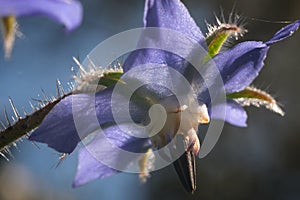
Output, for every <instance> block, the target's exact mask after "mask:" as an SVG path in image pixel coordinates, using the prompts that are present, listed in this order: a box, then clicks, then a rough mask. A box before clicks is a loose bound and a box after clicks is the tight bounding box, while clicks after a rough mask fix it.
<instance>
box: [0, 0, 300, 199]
mask: <svg viewBox="0 0 300 200" xmlns="http://www.w3.org/2000/svg"><path fill="white" fill-rule="evenodd" d="M184 3H185V4H186V6H187V7H188V9H189V10H190V12H191V14H192V16H193V17H194V19H195V21H196V22H197V23H198V25H199V26H200V27H201V29H202V30H203V32H204V33H205V32H206V27H205V22H204V20H207V21H208V22H209V23H214V22H215V20H214V13H216V15H217V16H218V15H219V14H220V7H222V8H223V10H224V12H225V14H228V13H230V11H231V10H232V8H233V6H234V4H235V3H236V10H237V11H238V13H240V14H243V15H244V16H245V17H247V18H248V19H246V22H247V24H246V28H247V29H248V30H249V32H248V33H247V34H246V36H245V37H244V38H243V39H242V40H263V41H266V40H268V38H270V37H271V36H272V35H273V33H275V31H277V30H278V29H280V28H281V27H283V26H284V25H285V24H278V23H274V22H268V23H267V22H261V21H259V20H253V19H252V20H251V19H250V18H257V19H265V20H269V21H279V20H280V21H282V20H292V21H294V20H296V19H300V1H298V0H284V1H282V0H278V1H274V0H264V1H261V0H252V1H248V0H239V1H238V0H226V1H225V0H224V1H222V0H209V1H208V0H189V1H184ZM82 4H83V7H84V20H83V23H82V25H81V26H80V27H79V28H78V29H76V30H75V31H74V32H72V33H70V34H67V35H66V34H65V33H64V31H63V28H62V27H61V26H60V25H58V24H56V23H54V22H53V21H50V20H48V19H46V18H44V17H27V18H20V19H19V24H20V30H21V32H22V33H23V35H24V36H23V37H22V38H17V39H16V43H15V46H14V49H13V53H12V56H11V58H10V59H9V60H4V53H3V51H2V49H1V50H0V91H1V92H0V108H1V107H4V106H6V107H7V108H9V103H8V97H9V96H10V97H12V98H13V100H14V102H15V105H16V106H17V107H18V108H20V109H21V108H22V107H24V108H26V110H30V107H29V104H28V101H29V100H31V99H32V98H42V94H41V93H42V92H41V88H42V89H44V90H45V91H46V93H47V94H48V95H51V94H52V95H54V94H55V88H56V86H55V81H56V79H60V80H61V82H62V83H63V84H64V86H65V87H67V83H68V82H70V81H71V80H72V72H71V67H72V66H75V63H74V62H73V61H72V56H75V57H79V58H80V59H81V60H83V59H84V58H85V56H86V55H87V54H88V53H89V52H90V51H91V50H92V49H93V48H94V47H95V46H96V45H97V44H98V43H99V42H101V41H103V40H105V39H107V38H108V37H110V36H112V35H114V34H117V33H119V32H122V31H125V30H128V29H131V28H136V27H141V26H142V15H143V7H144V2H143V1H140V0H126V1H124V0H111V1H104V0H86V1H82ZM299 63H300V32H298V33H296V34H295V35H294V36H293V37H291V38H289V39H288V40H285V41H283V42H280V43H277V44H275V45H273V46H272V48H271V49H270V51H269V54H268V57H267V59H266V61H265V67H264V69H263V70H262V72H261V73H260V76H259V77H258V78H257V79H256V80H255V83H254V84H255V85H256V86H257V87H258V88H261V89H266V90H267V91H268V92H270V93H271V94H273V95H274V96H275V97H276V98H277V100H278V101H279V102H280V103H282V104H283V105H284V110H285V111H286V116H285V117H280V116H279V115H276V114H274V113H271V112H269V111H267V110H265V109H257V108H247V111H248V114H249V119H248V127H247V128H237V127H233V126H231V125H228V124H226V125H225V128H224V130H223V133H222V135H221V138H220V139H219V141H218V143H217V145H216V146H215V148H214V149H213V151H212V152H211V153H210V154H209V155H208V156H207V157H205V158H204V159H201V160H198V168H197V169H198V179H197V182H198V184H197V190H196V192H195V193H194V195H191V194H188V193H186V192H185V191H184V189H183V188H182V187H181V185H180V182H179V180H178V178H177V176H176V174H175V170H174V169H173V167H172V166H169V167H167V168H164V169H162V170H160V171H156V172H154V173H152V174H151V175H152V177H151V179H149V181H148V182H147V183H146V184H140V182H139V179H138V176H137V175H136V174H125V173H121V174H118V175H116V176H113V177H110V178H106V179H102V180H96V181H94V182H92V183H89V184H87V185H85V186H82V187H80V188H76V189H72V188H71V184H72V180H73V177H74V175H75V171H76V164H77V152H74V153H73V154H72V155H70V156H68V157H67V159H65V160H64V161H63V163H62V164H61V165H59V166H58V167H56V165H57V163H58V156H59V155H58V154H57V153H56V152H55V151H54V150H52V149H50V148H48V147H47V146H46V145H43V144H38V146H39V148H37V147H36V146H35V145H33V144H32V143H30V142H28V141H26V140H24V141H23V142H21V143H19V144H18V147H17V148H12V151H13V156H14V157H13V158H10V161H9V162H7V161H6V160H5V159H3V158H1V162H0V183H1V184H0V199H1V200H2V199H3V200H21V199H22V200H27V199H28V200H29V199H30V200H33V199H40V200H41V199H45V200H48V199H49V200H50V199H67V200H80V199H132V200H134V199H154V198H159V199H172V200H175V199H290V200H293V199H300V131H299V130H300V123H299V113H300V101H299V98H300V93H299V86H300V78H299V74H300V64H299ZM10 112H11V111H10ZM1 118H3V114H2V113H1V114H0V119H1Z"/></svg>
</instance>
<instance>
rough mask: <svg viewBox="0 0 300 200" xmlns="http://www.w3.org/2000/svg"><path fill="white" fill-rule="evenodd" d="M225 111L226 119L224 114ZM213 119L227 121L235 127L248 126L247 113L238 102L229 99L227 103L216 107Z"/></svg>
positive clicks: (213, 111) (212, 114)
mask: <svg viewBox="0 0 300 200" xmlns="http://www.w3.org/2000/svg"><path fill="white" fill-rule="evenodd" d="M224 110H225V112H226V113H225V119H224V118H223V117H224V115H223V116H222V114H221V113H222V112H223V111H224ZM211 118H212V119H219V120H223V121H226V122H228V123H230V124H232V125H234V126H240V127H246V126H247V123H246V121H247V113H246V111H245V110H244V108H243V107H241V106H240V105H239V104H238V103H237V102H235V101H233V100H230V99H227V103H224V104H218V105H215V106H214V107H213V108H212V112H211Z"/></svg>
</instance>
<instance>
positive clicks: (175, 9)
mask: <svg viewBox="0 0 300 200" xmlns="http://www.w3.org/2000/svg"><path fill="white" fill-rule="evenodd" d="M144 26H145V27H157V28H161V32H159V33H153V34H149V32H147V30H146V31H145V32H144V33H143V34H142V36H141V37H140V41H139V44H138V47H137V49H141V48H143V49H141V50H136V51H134V52H132V53H131V54H130V55H129V56H128V58H127V59H126V61H125V63H124V66H123V68H124V72H127V71H128V70H129V69H131V68H132V67H135V66H138V65H142V64H146V63H159V64H166V65H168V66H171V67H173V68H174V69H178V68H182V67H183V66H186V62H185V60H184V59H183V58H182V57H184V56H183V55H186V54H187V53H189V52H191V50H192V48H193V45H188V43H190V42H188V41H187V40H188V39H190V40H192V41H195V43H198V44H201V45H202V46H203V47H204V48H206V44H205V38H204V36H203V34H202V32H201V31H200V29H199V27H198V26H197V25H196V23H195V22H194V20H193V19H192V17H191V16H190V14H189V12H188V10H187V9H186V7H185V6H184V5H183V3H181V2H180V1H179V0H162V1H155V0H147V1H146V3H145V11H144ZM148 30H149V29H148ZM165 30H172V31H173V32H172V35H170V34H171V33H168V32H167V31H165ZM176 32H177V35H175V33H176ZM183 37H185V38H184V39H182V38H183ZM166 41H170V42H169V45H170V44H172V47H170V48H168V44H167V42H166ZM146 48H148V49H146ZM150 48H151V49H150ZM166 48H167V49H171V50H172V51H169V52H167V51H164V50H162V49H166ZM176 49H180V50H181V51H184V52H180V53H175V54H174V51H176ZM173 50H174V51H173ZM170 52H173V53H170ZM186 52H187V53H186ZM178 55H180V56H181V57H180V56H178ZM199 57H200V55H199Z"/></svg>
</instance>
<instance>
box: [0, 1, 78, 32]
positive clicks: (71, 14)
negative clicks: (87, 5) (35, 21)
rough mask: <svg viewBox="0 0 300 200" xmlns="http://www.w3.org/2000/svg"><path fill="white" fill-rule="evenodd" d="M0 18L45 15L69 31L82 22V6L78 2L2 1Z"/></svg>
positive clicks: (0, 2)
mask: <svg viewBox="0 0 300 200" xmlns="http://www.w3.org/2000/svg"><path fill="white" fill-rule="evenodd" d="M0 5H1V7H0V16H1V17H3V16H8V15H14V16H17V17H21V16H29V15H45V16H47V17H49V18H50V19H52V20H54V21H57V22H58V23H62V24H64V25H65V27H66V30H67V31H72V30H73V29H75V28H77V27H78V26H79V25H80V23H81V21H82V12H83V11H82V6H81V4H80V2H79V1H76V0H21V1H19V0H0Z"/></svg>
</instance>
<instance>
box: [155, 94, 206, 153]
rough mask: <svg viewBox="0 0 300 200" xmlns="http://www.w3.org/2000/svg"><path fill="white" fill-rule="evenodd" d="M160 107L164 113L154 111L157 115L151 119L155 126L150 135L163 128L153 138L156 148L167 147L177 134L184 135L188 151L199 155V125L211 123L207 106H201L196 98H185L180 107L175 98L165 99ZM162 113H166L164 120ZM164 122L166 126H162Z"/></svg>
mask: <svg viewBox="0 0 300 200" xmlns="http://www.w3.org/2000/svg"><path fill="white" fill-rule="evenodd" d="M182 99H183V98H182ZM160 105H161V108H163V109H164V111H162V110H159V111H158V110H157V111H154V112H155V113H156V114H155V115H152V117H151V120H153V122H152V124H153V126H151V127H150V128H149V131H150V133H152V132H153V131H154V130H155V128H157V127H159V126H160V127H162V128H161V129H160V130H159V131H156V132H158V134H156V135H155V136H154V137H153V138H152V143H153V145H154V146H155V147H162V146H165V145H166V144H167V143H168V142H170V141H171V140H172V139H173V138H174V137H175V136H176V134H182V135H183V136H184V139H185V143H186V144H187V149H186V151H192V152H193V153H194V154H195V155H197V154H198V153H199V150H200V142H199V138H198V136H197V130H198V125H199V124H204V123H208V122H209V121H210V119H209V115H208V111H207V107H206V105H205V104H200V105H199V104H198V102H197V99H196V98H194V97H187V98H185V101H184V104H183V105H180V103H179V102H178V100H177V98H176V97H175V96H170V97H168V98H166V99H164V100H163V101H161V102H160ZM162 112H164V113H165V118H164V119H162V118H163V115H162ZM162 121H163V122H164V124H163V125H162V126H161V125H160V124H161V123H162Z"/></svg>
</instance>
